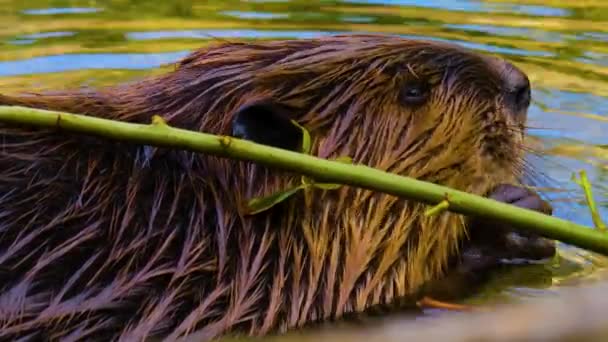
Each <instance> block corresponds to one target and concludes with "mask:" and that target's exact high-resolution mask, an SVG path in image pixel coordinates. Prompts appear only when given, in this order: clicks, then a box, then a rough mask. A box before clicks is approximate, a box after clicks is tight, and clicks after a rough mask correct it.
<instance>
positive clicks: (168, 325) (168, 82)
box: [0, 35, 552, 340]
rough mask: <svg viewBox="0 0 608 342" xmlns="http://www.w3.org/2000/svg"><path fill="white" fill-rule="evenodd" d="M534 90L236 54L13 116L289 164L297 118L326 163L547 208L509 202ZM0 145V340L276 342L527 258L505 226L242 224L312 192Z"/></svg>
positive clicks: (294, 52)
mask: <svg viewBox="0 0 608 342" xmlns="http://www.w3.org/2000/svg"><path fill="white" fill-rule="evenodd" d="M529 92H530V88H529V84H528V80H527V78H526V77H525V75H524V74H523V73H522V72H521V71H519V70H518V69H516V68H515V67H514V66H512V65H510V64H509V63H507V62H506V61H503V60H500V59H497V58H493V57H487V56H482V55H479V54H476V53H473V52H471V51H467V50H464V49H461V48H459V47H456V46H451V45H447V44H439V43H436V42H424V41H415V40H407V39H403V38H399V37H390V36H375V35H371V36H369V35H353V36H335V37H326V38H319V39H310V40H293V41H272V42H263V43H255V44H253V43H225V44H220V45H217V46H211V47H208V48H204V49H201V50H199V51H195V52H193V53H192V54H191V55H190V56H189V57H187V58H185V59H184V60H182V61H181V62H180V63H179V65H178V66H177V67H176V69H175V70H174V71H171V72H169V73H168V74H165V75H162V76H158V77H153V78H149V79H145V80H141V81H138V82H135V83H131V84H126V85H120V86H116V87H109V88H104V89H97V90H77V91H71V92H60V93H49V94H30V95H19V96H0V104H3V105H21V106H29V107H36V108H42V109H53V110H63V111H69V112H73V113H81V114H86V115H92V116H97V117H103V118H108V119H116V120H122V121H129V122H139V123H149V122H151V118H152V116H153V115H160V116H162V117H163V118H164V119H165V120H166V121H167V123H168V124H170V125H173V126H176V127H180V128H186V129H191V130H198V131H204V132H210V133H213V134H224V135H230V134H234V135H236V136H239V137H243V138H246V139H251V140H254V141H258V142H263V143H268V144H270V145H274V146H278V147H282V148H289V149H297V148H298V147H299V141H300V137H299V136H298V131H297V130H293V127H290V126H289V122H291V121H290V120H295V121H297V122H298V123H299V124H300V125H302V126H304V127H306V128H307V129H308V130H309V131H310V132H311V134H312V140H313V141H312V153H313V154H314V155H317V156H319V157H323V158H336V157H341V156H350V157H351V158H352V159H353V161H354V162H356V163H361V164H365V165H368V166H372V167H376V168H379V169H383V170H386V171H389V172H395V173H399V174H403V175H407V176H410V177H415V178H418V179H422V180H426V181H431V182H436V183H439V184H443V185H446V186H450V187H453V188H456V189H460V190H464V191H468V192H472V193H476V194H482V195H490V194H498V195H497V197H496V198H497V199H500V200H503V201H506V202H510V203H520V204H521V205H523V206H526V207H530V208H533V209H538V210H545V211H546V206H545V204H544V202H542V201H541V200H540V199H539V198H538V197H537V196H535V195H534V194H531V193H529V192H526V191H522V190H521V188H519V187H517V186H513V187H510V188H509V187H508V186H507V187H506V188H505V186H504V185H502V184H515V185H517V184H519V179H520V178H521V176H522V175H523V173H524V171H525V170H524V164H523V157H524V156H523V149H522V147H521V144H522V137H523V134H524V128H525V127H524V126H525V120H526V111H527V108H528V105H529ZM0 137H1V138H2V152H1V153H0V279H2V281H1V282H0V284H1V285H0V315H1V316H0V326H1V327H2V329H1V330H0V335H2V336H3V338H16V337H30V338H32V339H36V338H41V337H42V338H48V339H51V340H58V339H62V340H63V339H65V340H73V339H103V340H108V339H123V340H140V339H142V338H145V337H151V336H162V337H167V338H168V339H170V340H172V339H176V338H178V337H182V336H185V335H187V334H190V333H192V332H194V331H196V336H197V337H198V338H200V339H203V340H205V339H210V338H213V337H217V336H220V335H223V334H225V333H228V332H234V331H238V332H243V333H246V334H250V335H261V334H267V333H269V332H280V331H285V330H287V329H289V328H294V327H299V326H302V325H305V324H307V323H309V322H313V321H316V320H325V319H333V318H338V317H341V316H343V315H344V314H345V313H349V312H359V311H364V310H365V309H366V308H368V307H370V306H373V305H376V304H383V303H391V302H392V301H394V300H396V299H398V298H401V297H406V296H408V295H412V294H414V293H416V292H417V291H418V290H419V289H420V288H422V287H423V285H424V284H427V283H429V282H432V281H435V280H438V279H439V280H440V279H444V277H445V276H446V274H449V272H448V271H449V270H450V269H455V270H459V269H466V267H464V268H462V266H463V265H464V266H467V265H468V266H471V265H473V269H475V268H476V267H477V266H476V263H478V262H479V263H480V264H483V265H484V267H485V266H486V265H487V264H493V263H496V261H497V260H498V259H500V258H501V257H505V256H507V255H509V253H510V252H509V251H512V249H511V250H510V249H509V246H511V247H512V246H513V245H509V243H507V242H508V241H511V240H509V239H508V238H507V237H506V235H505V234H502V235H501V234H482V233H483V232H488V231H491V230H490V229H492V228H488V227H487V226H488V225H493V224H496V223H491V222H483V223H475V222H474V221H472V220H470V219H468V218H465V217H463V216H461V215H456V214H451V213H443V214H441V215H437V216H433V217H425V216H424V215H423V212H424V210H425V209H426V207H425V206H424V205H422V204H419V203H416V202H412V201H407V200H404V199H399V198H397V197H394V196H390V195H386V194H381V193H377V192H373V191H368V190H362V189H357V188H352V187H343V188H341V189H339V190H334V191H322V190H314V191H309V192H305V193H302V194H298V195H296V196H294V197H293V198H292V199H290V200H288V201H286V202H285V203H283V204H280V205H278V206H277V207H275V208H273V209H271V210H269V211H268V212H264V213H261V214H259V215H255V216H246V215H244V214H243V212H242V206H241V205H240V204H242V203H243V202H245V201H247V200H248V199H250V198H253V197H258V196H264V195H268V194H270V193H274V192H276V191H280V190H282V189H286V188H287V187H288V186H289V185H291V184H294V182H298V181H299V177H298V175H294V174H290V173H286V172H281V171H279V170H274V169H269V168H266V167H263V166H260V165H257V164H255V163H248V162H240V161H234V160H229V159H222V158H216V157H211V156H206V155H203V154H196V153H191V152H186V151H176V150H167V149H159V148H153V147H149V146H138V145H133V144H129V143H120V142H110V141H104V140H102V139H98V138H93V137H85V136H82V135H77V134H68V133H66V132H56V131H50V130H45V129H36V128H31V127H16V126H6V125H1V126H0ZM501 187H502V188H501ZM496 189H501V190H496ZM549 211H550V210H549ZM484 227H485V228H487V229H484ZM504 229H505V231H507V230H508V227H505V228H504ZM476 231H477V232H481V233H480V234H479V235H477V233H475V232H476ZM497 231H498V230H497ZM475 236H486V237H487V236H492V238H490V240H493V241H492V242H491V243H490V245H492V246H499V245H500V246H503V247H506V248H504V249H500V251H499V252H497V253H495V254H492V253H493V252H490V253H488V252H487V250H486V252H484V249H483V248H480V247H483V246H484V245H486V243H487V238H486V237H483V238H481V239H480V240H476V239H475V238H474V237H475ZM469 237H471V239H469ZM467 241H471V242H470V243H469V242H467ZM475 241H477V242H475ZM527 250H529V248H521V251H527ZM462 251H464V252H465V253H461V252H462ZM543 251H544V250H543ZM551 251H552V249H551V248H549V252H548V253H542V255H541V257H546V256H547V255H550V254H551ZM502 252H505V254H504V255H501V253H502ZM463 255H464V256H465V257H464V258H463V257H461V256H463ZM487 256H490V258H485V259H484V257H487ZM467 258H469V259H470V260H473V261H472V262H471V263H466V262H462V261H463V260H467ZM488 260H489V261H488ZM454 265H457V266H454ZM458 265H460V266H458ZM459 267H460V268H459ZM465 273H466V270H465Z"/></svg>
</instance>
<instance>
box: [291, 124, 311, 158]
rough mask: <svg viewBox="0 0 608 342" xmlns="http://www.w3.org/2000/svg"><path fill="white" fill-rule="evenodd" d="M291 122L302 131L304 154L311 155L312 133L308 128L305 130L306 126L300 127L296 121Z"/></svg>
mask: <svg viewBox="0 0 608 342" xmlns="http://www.w3.org/2000/svg"><path fill="white" fill-rule="evenodd" d="M291 122H292V123H293V124H294V125H296V126H298V127H299V128H300V129H301V130H302V153H305V154H310V150H311V139H310V133H309V132H308V130H307V129H306V128H304V126H302V125H300V124H299V123H297V122H296V121H295V120H291Z"/></svg>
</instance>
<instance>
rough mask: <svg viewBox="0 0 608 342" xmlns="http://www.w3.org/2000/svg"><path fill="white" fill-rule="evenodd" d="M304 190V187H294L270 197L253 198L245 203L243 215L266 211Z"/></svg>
mask: <svg viewBox="0 0 608 342" xmlns="http://www.w3.org/2000/svg"><path fill="white" fill-rule="evenodd" d="M304 188H305V186H304V185H298V186H296V187H293V188H291V189H287V190H285V191H279V192H275V193H274V194H272V195H268V196H265V197H256V198H253V199H251V200H249V202H248V203H247V208H246V213H245V214H246V215H255V214H258V213H261V212H263V211H266V210H268V209H270V208H272V207H274V206H275V205H277V204H279V203H281V202H283V201H285V200H286V199H288V198H289V197H291V196H292V195H293V194H295V193H296V192H298V191H299V190H302V189H304Z"/></svg>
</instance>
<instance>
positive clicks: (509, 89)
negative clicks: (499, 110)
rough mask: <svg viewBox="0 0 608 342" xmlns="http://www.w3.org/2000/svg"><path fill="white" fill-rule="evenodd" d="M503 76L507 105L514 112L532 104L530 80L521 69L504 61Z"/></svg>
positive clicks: (521, 110)
mask: <svg viewBox="0 0 608 342" xmlns="http://www.w3.org/2000/svg"><path fill="white" fill-rule="evenodd" d="M502 69H503V71H502V78H503V82H504V89H505V105H506V106H507V107H508V108H510V109H511V110H512V111H513V112H514V113H521V112H524V111H526V110H527V109H528V107H529V106H530V99H531V93H530V80H529V79H528V76H526V74H524V73H523V72H522V71H521V70H520V69H518V68H517V67H515V66H514V65H512V64H511V63H509V62H503V68H502Z"/></svg>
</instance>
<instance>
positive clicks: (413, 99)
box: [401, 81, 430, 105]
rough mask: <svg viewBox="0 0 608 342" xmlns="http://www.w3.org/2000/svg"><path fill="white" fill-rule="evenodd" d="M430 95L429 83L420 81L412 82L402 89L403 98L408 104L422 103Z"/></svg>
mask: <svg viewBox="0 0 608 342" xmlns="http://www.w3.org/2000/svg"><path fill="white" fill-rule="evenodd" d="M429 95H430V87H429V86H428V84H426V83H424V82H420V81H415V82H410V83H408V84H406V85H405V87H403V89H402V91H401V100H402V101H403V102H404V103H405V104H407V105H421V104H423V103H424V102H425V101H426V100H427V99H428V97H429Z"/></svg>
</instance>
